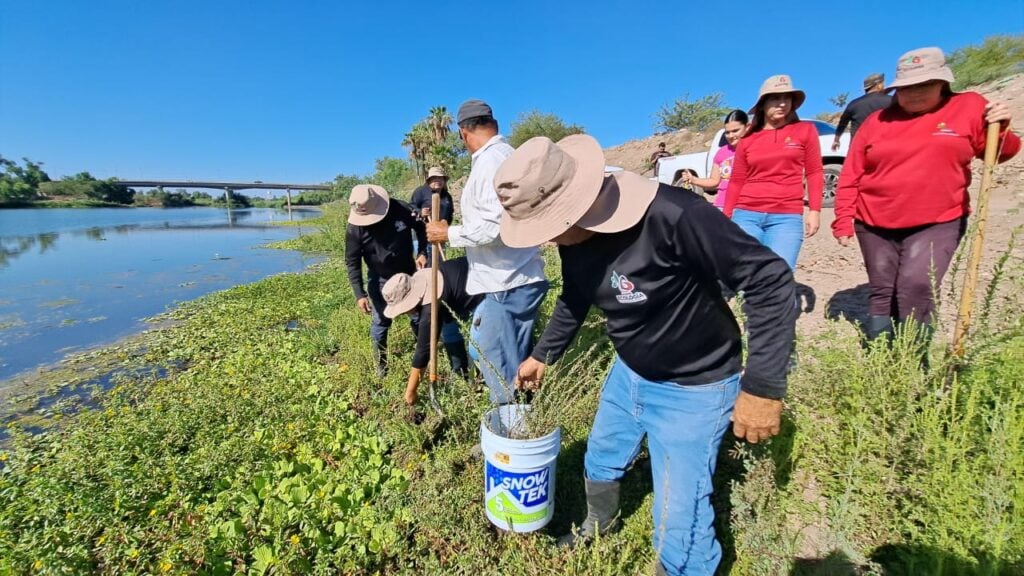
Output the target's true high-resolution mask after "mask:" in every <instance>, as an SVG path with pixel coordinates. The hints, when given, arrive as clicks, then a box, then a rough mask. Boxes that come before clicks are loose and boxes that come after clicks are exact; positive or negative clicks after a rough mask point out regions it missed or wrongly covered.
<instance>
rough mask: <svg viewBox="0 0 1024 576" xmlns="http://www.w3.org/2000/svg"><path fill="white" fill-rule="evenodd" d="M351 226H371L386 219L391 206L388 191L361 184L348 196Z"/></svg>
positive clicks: (372, 185)
mask: <svg viewBox="0 0 1024 576" xmlns="http://www.w3.org/2000/svg"><path fill="white" fill-rule="evenodd" d="M348 203H349V207H350V208H351V210H350V211H349V214H348V222H349V224H353V225H355V226H369V225H371V224H376V223H377V222H380V221H381V220H383V219H384V216H386V215H387V213H388V206H390V205H391V198H390V197H389V196H388V191H387V190H385V189H383V188H381V187H380V186H377V185H374V184H360V185H358V186H356V187H355V188H353V189H352V193H351V194H349V196H348Z"/></svg>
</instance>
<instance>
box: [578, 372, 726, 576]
mask: <svg viewBox="0 0 1024 576" xmlns="http://www.w3.org/2000/svg"><path fill="white" fill-rule="evenodd" d="M739 380H740V377H739V374H735V375H733V376H730V377H728V378H726V379H724V380H721V381H718V382H714V383H712V384H704V385H700V386H681V385H679V384H676V383H674V382H655V381H651V380H647V379H645V378H644V377H643V376H640V375H639V374H637V373H636V372H634V371H633V370H632V369H630V368H629V366H626V364H625V363H624V362H623V361H622V359H621V358H618V357H616V359H615V364H614V365H613V366H612V370H611V373H609V374H608V379H607V380H605V383H604V388H603V389H602V390H601V400H600V403H599V404H598V407H597V415H596V416H595V417H594V427H593V429H592V430H591V431H590V438H589V439H588V441H587V454H586V456H585V457H584V463H583V464H584V470H585V471H586V475H587V478H589V479H590V480H597V481H603V482H610V481H618V480H619V479H621V478H622V476H623V474H625V473H626V469H627V468H628V467H629V465H630V464H631V463H632V462H633V460H634V459H635V458H636V456H637V453H639V452H640V444H641V442H642V441H643V439H644V437H645V436H646V437H647V447H648V450H649V451H650V453H651V475H652V477H653V481H654V538H653V540H654V549H655V551H656V552H657V553H658V557H659V559H660V561H661V565H662V566H663V567H664V568H665V571H666V572H667V573H668V574H670V575H680V574H686V575H689V574H701V575H705V574H714V573H715V569H716V568H717V567H718V563H719V561H720V560H721V559H722V547H721V545H720V544H719V543H718V540H717V539H716V538H715V528H714V522H715V512H714V510H713V509H712V508H711V476H712V475H713V474H714V472H715V461H716V459H717V458H718V447H719V445H720V444H721V443H722V435H723V434H725V431H726V429H727V428H728V426H729V420H730V418H731V417H732V408H733V405H734V404H735V402H736V395H737V394H739V389H740V386H739Z"/></svg>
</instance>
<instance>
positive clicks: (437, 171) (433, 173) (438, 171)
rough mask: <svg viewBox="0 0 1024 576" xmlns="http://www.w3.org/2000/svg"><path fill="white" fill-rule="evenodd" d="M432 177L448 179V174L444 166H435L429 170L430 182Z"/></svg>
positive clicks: (428, 177)
mask: <svg viewBox="0 0 1024 576" xmlns="http://www.w3.org/2000/svg"><path fill="white" fill-rule="evenodd" d="M431 178H444V179H445V180H447V179H448V175H447V174H445V173H444V169H443V168H438V167H437V166H434V167H433V168H431V169H430V170H427V182H430V179H431Z"/></svg>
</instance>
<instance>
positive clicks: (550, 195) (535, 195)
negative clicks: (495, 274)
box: [494, 134, 604, 248]
mask: <svg viewBox="0 0 1024 576" xmlns="http://www.w3.org/2000/svg"><path fill="white" fill-rule="evenodd" d="M603 181H604V152H603V151H602V150H601V145H600V144H598V142H597V140H595V139H594V138H593V137H591V136H588V135H586V134H574V135H572V136H567V137H565V138H563V139H562V140H560V141H559V142H558V143H557V144H555V143H554V142H552V141H551V140H550V139H549V138H546V137H544V136H537V137H535V138H531V139H529V140H527V141H526V142H524V143H523V145H522V146H520V147H519V148H518V149H517V150H516V151H515V152H513V153H512V155H511V156H509V157H508V158H507V159H506V160H505V162H503V163H502V165H501V167H500V168H499V169H498V172H497V174H495V176H494V188H495V190H496V191H497V192H498V199H499V200H500V201H501V205H502V207H503V208H504V209H505V213H504V214H503V215H502V217H501V240H502V242H504V243H505V245H507V246H510V247H513V248H526V247H529V246H539V245H541V244H543V243H544V242H547V241H549V240H551V239H552V238H555V237H556V236H559V235H560V234H562V233H563V232H565V231H566V230H568V229H570V228H572V227H573V226H574V225H575V224H576V223H577V222H578V221H579V220H580V218H582V217H583V215H584V214H586V213H587V211H588V210H590V207H591V206H593V204H594V200H595V199H596V198H597V195H598V194H599V193H600V192H601V185H602V182H603Z"/></svg>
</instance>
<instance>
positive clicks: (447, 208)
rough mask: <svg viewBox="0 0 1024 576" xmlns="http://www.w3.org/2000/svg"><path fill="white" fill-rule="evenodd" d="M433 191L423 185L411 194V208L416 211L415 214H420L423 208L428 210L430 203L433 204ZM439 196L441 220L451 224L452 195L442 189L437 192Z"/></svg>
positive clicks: (453, 212)
mask: <svg viewBox="0 0 1024 576" xmlns="http://www.w3.org/2000/svg"><path fill="white" fill-rule="evenodd" d="M433 194H434V191H433V190H432V189H431V188H430V186H427V185H426V184H424V185H423V186H420V187H419V188H417V189H415V190H413V192H412V201H411V202H410V203H411V204H412V207H413V208H415V209H416V212H417V214H422V213H423V209H424V208H430V205H431V202H433ZM439 194H441V220H444V221H446V222H448V223H449V224H451V223H452V218H454V217H455V201H454V200H452V195H451V193H450V192H448V188H442V189H441V191H440V192H439Z"/></svg>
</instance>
